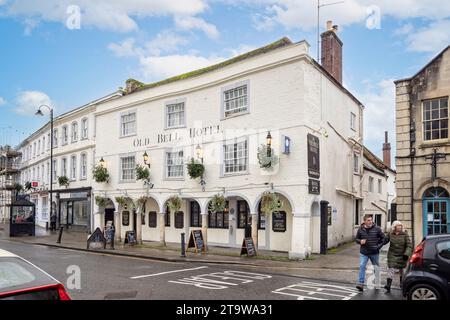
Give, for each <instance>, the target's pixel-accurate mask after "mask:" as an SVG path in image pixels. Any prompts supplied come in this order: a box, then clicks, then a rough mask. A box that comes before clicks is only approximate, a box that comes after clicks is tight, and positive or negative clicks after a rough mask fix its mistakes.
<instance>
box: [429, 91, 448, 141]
mask: <svg viewBox="0 0 450 320" xmlns="http://www.w3.org/2000/svg"><path fill="white" fill-rule="evenodd" d="M423 139H424V140H425V141H430V140H439V139H448V97H446V98H440V99H431V100H426V101H423Z"/></svg>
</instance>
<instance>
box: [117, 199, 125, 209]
mask: <svg viewBox="0 0 450 320" xmlns="http://www.w3.org/2000/svg"><path fill="white" fill-rule="evenodd" d="M115 199H116V202H117V204H118V205H119V206H120V207H122V208H123V207H124V205H125V203H126V202H127V199H126V198H125V197H116V198H115Z"/></svg>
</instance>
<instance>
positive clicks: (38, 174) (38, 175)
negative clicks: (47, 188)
mask: <svg viewBox="0 0 450 320" xmlns="http://www.w3.org/2000/svg"><path fill="white" fill-rule="evenodd" d="M36 180H37V181H40V180H41V167H40V166H37V175H36Z"/></svg>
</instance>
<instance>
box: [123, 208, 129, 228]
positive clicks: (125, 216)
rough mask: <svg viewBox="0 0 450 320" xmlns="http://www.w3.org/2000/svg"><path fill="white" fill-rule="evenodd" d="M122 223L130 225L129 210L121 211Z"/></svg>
mask: <svg viewBox="0 0 450 320" xmlns="http://www.w3.org/2000/svg"><path fill="white" fill-rule="evenodd" d="M122 225H123V226H129V225H130V211H122Z"/></svg>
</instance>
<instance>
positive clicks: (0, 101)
mask: <svg viewBox="0 0 450 320" xmlns="http://www.w3.org/2000/svg"><path fill="white" fill-rule="evenodd" d="M5 104H6V100H5V99H3V98H2V97H0V106H3V105H5Z"/></svg>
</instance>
